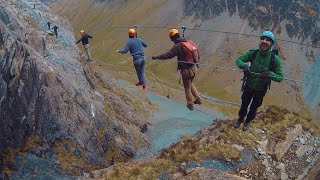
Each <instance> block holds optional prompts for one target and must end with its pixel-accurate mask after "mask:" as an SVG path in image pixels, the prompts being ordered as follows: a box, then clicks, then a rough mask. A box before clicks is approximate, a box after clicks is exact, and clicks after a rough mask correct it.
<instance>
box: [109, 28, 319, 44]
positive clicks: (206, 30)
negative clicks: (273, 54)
mask: <svg viewBox="0 0 320 180" xmlns="http://www.w3.org/2000/svg"><path fill="white" fill-rule="evenodd" d="M135 27H138V26H136V25H135ZM112 28H113V29H124V28H131V27H124V26H122V27H121V26H119V27H118V26H116V27H112ZM139 28H141V29H180V28H176V27H161V26H158V27H157V26H154V27H152V26H150V27H148V26H142V27H139ZM184 29H185V30H190V31H202V32H212V33H224V34H234V35H242V36H249V37H260V35H253V34H245V33H236V32H228V31H219V30H210V29H187V28H185V26H184ZM278 41H283V42H288V43H293V44H300V45H304V46H311V47H314V48H320V46H316V45H312V44H306V43H301V42H296V41H291V40H285V39H278Z"/></svg>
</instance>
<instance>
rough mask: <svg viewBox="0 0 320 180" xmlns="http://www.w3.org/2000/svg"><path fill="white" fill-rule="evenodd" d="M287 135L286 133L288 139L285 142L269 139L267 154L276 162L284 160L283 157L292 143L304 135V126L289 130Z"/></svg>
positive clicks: (299, 125)
mask: <svg viewBox="0 0 320 180" xmlns="http://www.w3.org/2000/svg"><path fill="white" fill-rule="evenodd" d="M285 133H286V136H285V137H286V138H285V139H284V140H280V139H276V138H272V137H270V138H269V139H268V144H267V147H266V152H267V153H268V154H270V156H271V157H272V158H273V159H274V160H276V161H279V160H281V159H282V157H283V155H284V154H285V153H286V152H287V150H288V148H289V147H290V146H291V144H292V142H293V141H294V140H295V139H296V138H297V137H298V136H299V135H300V134H301V133H302V125H301V124H298V125H296V126H295V127H294V128H292V129H289V130H288V131H287V132H285Z"/></svg>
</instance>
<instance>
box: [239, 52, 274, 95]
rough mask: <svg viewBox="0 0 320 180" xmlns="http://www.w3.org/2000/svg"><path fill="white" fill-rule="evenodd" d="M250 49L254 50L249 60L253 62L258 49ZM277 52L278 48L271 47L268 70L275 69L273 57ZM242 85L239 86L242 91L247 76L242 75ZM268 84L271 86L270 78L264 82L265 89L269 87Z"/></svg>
mask: <svg viewBox="0 0 320 180" xmlns="http://www.w3.org/2000/svg"><path fill="white" fill-rule="evenodd" d="M250 51H254V52H253V54H252V56H251V58H250V61H249V62H251V64H252V63H253V61H254V60H255V59H256V56H257V54H258V52H259V49H254V50H250ZM278 54H279V50H278V49H272V54H271V61H270V67H269V70H270V71H274V70H275V64H274V59H275V56H276V55H278ZM242 81H243V82H242V87H241V91H242V92H243V91H244V88H245V86H246V81H247V77H246V76H244V77H243V79H242ZM270 86H271V79H268V80H267V81H266V84H265V90H267V89H270Z"/></svg>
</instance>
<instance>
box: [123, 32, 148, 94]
mask: <svg viewBox="0 0 320 180" xmlns="http://www.w3.org/2000/svg"><path fill="white" fill-rule="evenodd" d="M128 35H129V40H128V41H127V44H126V47H125V48H124V49H123V50H117V53H121V54H125V53H127V52H128V51H130V54H131V56H132V58H133V64H134V67H135V69H136V73H137V76H138V79H139V82H137V83H136V86H142V88H143V90H147V86H146V76H145V72H144V71H145V70H144V69H145V65H146V58H145V56H144V48H146V47H147V44H146V43H145V42H144V41H143V40H142V39H140V38H137V37H136V35H137V32H136V30H135V29H129V31H128Z"/></svg>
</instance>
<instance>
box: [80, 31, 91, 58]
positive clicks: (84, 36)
mask: <svg viewBox="0 0 320 180" xmlns="http://www.w3.org/2000/svg"><path fill="white" fill-rule="evenodd" d="M80 35H81V39H79V40H78V41H77V42H76V44H78V43H79V42H80V41H82V45H83V47H84V50H85V52H86V54H87V61H88V62H90V61H91V54H90V49H89V38H91V39H93V38H92V36H90V35H89V34H87V33H86V32H84V30H80Z"/></svg>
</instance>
